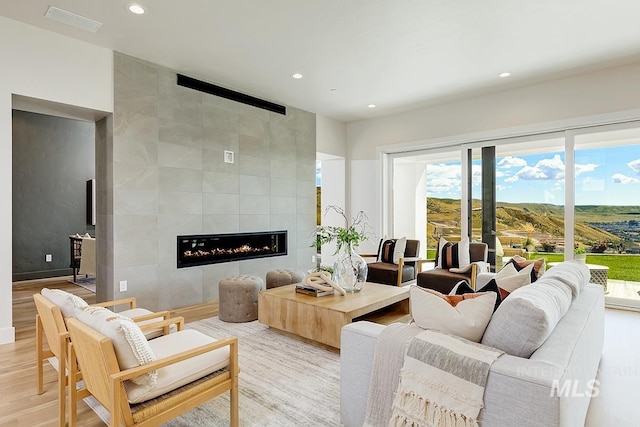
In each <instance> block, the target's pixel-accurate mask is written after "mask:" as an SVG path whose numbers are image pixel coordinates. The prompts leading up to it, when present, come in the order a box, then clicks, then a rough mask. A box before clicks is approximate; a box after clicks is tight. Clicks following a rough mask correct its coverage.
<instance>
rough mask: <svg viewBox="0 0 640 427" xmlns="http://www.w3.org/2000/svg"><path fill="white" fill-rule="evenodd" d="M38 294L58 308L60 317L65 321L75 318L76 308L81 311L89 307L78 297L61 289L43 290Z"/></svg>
mask: <svg viewBox="0 0 640 427" xmlns="http://www.w3.org/2000/svg"><path fill="white" fill-rule="evenodd" d="M40 293H41V294H42V296H43V297H45V298H46V299H48V300H49V301H51V302H52V303H54V304H55V305H57V306H58V307H60V311H61V312H62V316H63V317H64V318H65V319H67V318H70V317H75V315H76V308H80V309H82V308H85V307H88V306H89V304H87V302H86V301H85V300H83V299H82V298H80V297H79V296H77V295H74V294H72V293H69V292H66V291H63V290H62V289H48V288H43V289H42V290H41V291H40Z"/></svg>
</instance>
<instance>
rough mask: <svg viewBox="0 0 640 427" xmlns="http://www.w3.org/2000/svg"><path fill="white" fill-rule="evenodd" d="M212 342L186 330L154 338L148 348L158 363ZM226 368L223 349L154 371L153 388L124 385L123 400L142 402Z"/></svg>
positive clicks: (128, 383) (209, 338) (206, 337)
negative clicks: (124, 396)
mask: <svg viewBox="0 0 640 427" xmlns="http://www.w3.org/2000/svg"><path fill="white" fill-rule="evenodd" d="M215 341H216V340H215V339H214V338H211V337H209V336H207V335H205V334H203V333H201V332H198V331H194V330H191V329H187V330H184V331H180V332H176V333H175V334H169V335H164V336H161V337H159V338H156V339H155V340H153V341H150V342H149V346H150V347H151V349H152V350H153V353H154V354H155V355H156V357H157V358H158V359H162V358H164V357H168V356H172V355H174V354H177V353H179V352H183V351H188V350H191V349H194V348H196V347H199V346H202V345H206V344H210V343H212V342H215ZM228 365H229V347H228V346H227V347H222V348H219V349H217V350H213V351H210V352H207V353H204V354H201V355H200V356H196V357H192V358H190V359H187V360H184V361H182V362H178V363H175V364H172V365H169V366H166V367H164V368H160V369H158V371H157V372H158V380H157V382H156V383H155V385H154V386H153V387H148V386H144V385H137V384H135V383H131V382H125V390H126V392H127V400H128V401H129V403H140V402H145V401H147V400H149V399H153V398H155V397H158V396H160V395H162V394H165V393H168V392H170V391H171V390H175V389H177V388H179V387H182V386H183V385H186V384H189V383H190V382H192V381H195V380H197V379H198V378H202V377H203V376H205V375H209V374H210V373H212V372H215V371H218V370H220V369H223V368H225V367H227V366H228Z"/></svg>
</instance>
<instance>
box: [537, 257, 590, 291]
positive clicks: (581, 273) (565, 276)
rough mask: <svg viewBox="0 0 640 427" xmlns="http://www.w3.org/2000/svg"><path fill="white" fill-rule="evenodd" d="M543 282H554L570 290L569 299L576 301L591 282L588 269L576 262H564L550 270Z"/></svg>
mask: <svg viewBox="0 0 640 427" xmlns="http://www.w3.org/2000/svg"><path fill="white" fill-rule="evenodd" d="M544 279H545V280H549V281H552V280H554V282H555V281H557V282H560V283H562V284H564V285H565V286H567V287H568V288H569V289H570V290H571V298H572V299H574V300H575V299H576V298H577V296H578V295H580V292H582V290H583V289H584V287H585V286H586V285H587V283H589V280H591V274H590V272H589V267H587V266H586V265H585V264H583V263H580V262H577V261H565V262H562V263H560V264H558V265H556V266H555V267H553V268H550V269H549V271H547V272H546V273H545V275H544Z"/></svg>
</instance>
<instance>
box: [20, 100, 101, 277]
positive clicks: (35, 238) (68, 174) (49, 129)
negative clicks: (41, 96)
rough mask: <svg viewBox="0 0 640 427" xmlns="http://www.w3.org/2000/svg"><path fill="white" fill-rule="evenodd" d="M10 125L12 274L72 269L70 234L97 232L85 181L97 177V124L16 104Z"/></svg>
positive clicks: (58, 272)
mask: <svg viewBox="0 0 640 427" xmlns="http://www.w3.org/2000/svg"><path fill="white" fill-rule="evenodd" d="M12 127H13V182H12V184H13V190H12V191H13V280H14V281H18V280H28V279H38V278H45V277H55V276H64V275H68V274H71V269H70V268H69V235H70V234H75V233H86V232H89V233H91V234H93V233H94V226H92V225H87V223H86V181H87V180H88V179H92V178H95V154H94V151H95V143H94V140H95V125H94V123H90V122H83V121H79V120H71V119H64V118H60V117H53V116H47V115H43V114H36V113H30V112H25V111H18V110H14V111H13V124H12ZM47 254H51V256H52V261H51V262H45V255H47Z"/></svg>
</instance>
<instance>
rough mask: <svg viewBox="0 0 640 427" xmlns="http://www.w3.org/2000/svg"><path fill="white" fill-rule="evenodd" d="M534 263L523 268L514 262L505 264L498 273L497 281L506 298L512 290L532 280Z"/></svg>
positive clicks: (501, 293)
mask: <svg viewBox="0 0 640 427" xmlns="http://www.w3.org/2000/svg"><path fill="white" fill-rule="evenodd" d="M533 268H534V267H533V264H529V265H527V266H526V267H524V268H522V269H518V268H517V267H515V266H514V265H513V264H508V265H505V266H504V267H503V268H502V269H501V270H500V271H498V272H497V273H496V276H495V281H496V283H497V285H498V287H499V288H500V295H501V296H502V299H505V298H506V297H507V296H508V295H509V294H510V293H511V292H513V291H515V290H516V289H518V288H521V287H523V286H525V285H528V284H530V283H531V281H532V277H533V275H532V272H533Z"/></svg>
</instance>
